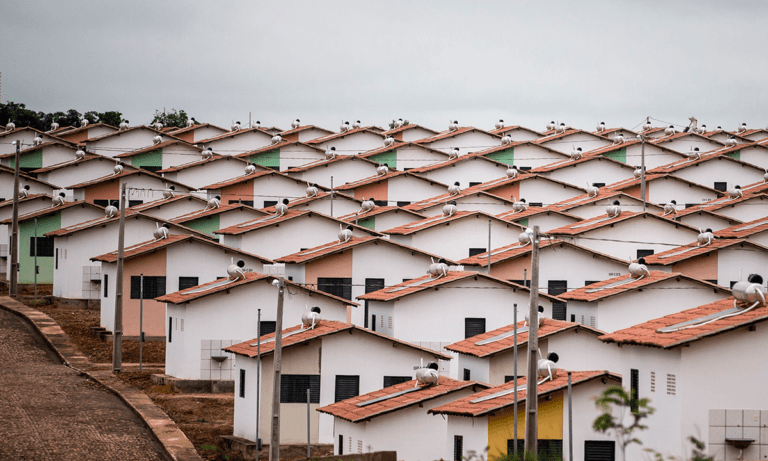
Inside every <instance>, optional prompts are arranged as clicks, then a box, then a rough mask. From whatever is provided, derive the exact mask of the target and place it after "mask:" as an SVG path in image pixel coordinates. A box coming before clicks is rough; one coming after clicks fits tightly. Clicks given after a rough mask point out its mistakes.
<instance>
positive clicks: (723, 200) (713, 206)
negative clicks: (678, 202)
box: [686, 194, 768, 213]
mask: <svg viewBox="0 0 768 461" xmlns="http://www.w3.org/2000/svg"><path fill="white" fill-rule="evenodd" d="M765 199H768V195H766V194H751V195H750V194H743V196H742V197H741V198H730V197H729V196H725V197H720V198H719V199H716V200H711V201H709V202H705V203H702V204H701V205H697V206H695V207H690V208H686V210H691V211H689V212H688V213H692V212H693V211H697V210H707V209H708V210H719V209H721V208H725V207H728V206H734V205H738V204H740V203H744V202H750V201H753V200H759V201H762V200H765Z"/></svg>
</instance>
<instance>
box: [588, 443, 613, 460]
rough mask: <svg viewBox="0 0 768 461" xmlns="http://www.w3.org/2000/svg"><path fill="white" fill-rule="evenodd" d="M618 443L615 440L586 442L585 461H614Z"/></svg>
mask: <svg viewBox="0 0 768 461" xmlns="http://www.w3.org/2000/svg"><path fill="white" fill-rule="evenodd" d="M615 459H616V442H614V441H613V440H585V441H584V461H614V460H615Z"/></svg>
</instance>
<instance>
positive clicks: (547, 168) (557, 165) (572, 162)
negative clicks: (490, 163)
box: [531, 155, 635, 173]
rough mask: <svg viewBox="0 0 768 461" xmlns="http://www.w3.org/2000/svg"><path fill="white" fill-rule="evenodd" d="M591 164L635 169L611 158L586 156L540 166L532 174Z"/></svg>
mask: <svg viewBox="0 0 768 461" xmlns="http://www.w3.org/2000/svg"><path fill="white" fill-rule="evenodd" d="M589 162H608V163H613V164H616V165H619V166H620V167H622V168H629V169H632V170H633V171H634V169H635V168H634V167H633V166H630V165H627V164H626V163H622V162H620V161H618V160H614V159H612V158H610V157H603V156H602V155H585V156H583V157H581V158H580V159H578V160H571V159H565V160H563V161H561V162H555V163H550V164H548V165H544V166H540V167H538V168H534V169H532V170H531V173H547V172H550V171H555V170H559V169H562V168H567V167H571V166H573V165H581V164H583V163H589Z"/></svg>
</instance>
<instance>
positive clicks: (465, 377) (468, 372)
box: [464, 368, 472, 381]
mask: <svg viewBox="0 0 768 461" xmlns="http://www.w3.org/2000/svg"><path fill="white" fill-rule="evenodd" d="M471 375H472V373H471V372H470V370H469V368H465V369H464V381H469V377H470V376H471Z"/></svg>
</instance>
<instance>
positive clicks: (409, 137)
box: [381, 123, 438, 142]
mask: <svg viewBox="0 0 768 461" xmlns="http://www.w3.org/2000/svg"><path fill="white" fill-rule="evenodd" d="M390 126H391V125H390ZM437 133H438V132H437V131H435V130H433V129H431V128H427V127H425V126H421V125H417V124H415V123H409V124H408V125H403V126H401V127H400V128H391V129H389V130H387V131H385V132H383V133H381V134H383V135H386V136H391V137H392V138H394V139H395V140H397V141H400V142H414V141H418V140H421V139H424V138H428V137H430V136H434V135H436V134H437Z"/></svg>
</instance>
